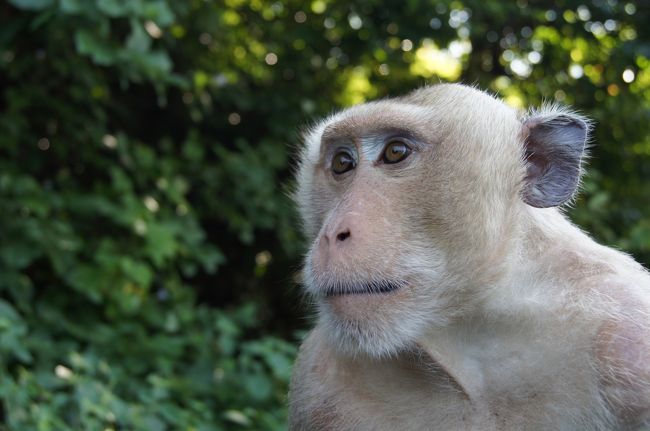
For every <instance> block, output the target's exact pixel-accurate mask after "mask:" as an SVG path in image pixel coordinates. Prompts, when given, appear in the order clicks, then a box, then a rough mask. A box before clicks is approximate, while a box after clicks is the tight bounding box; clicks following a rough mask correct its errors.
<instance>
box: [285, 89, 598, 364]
mask: <svg viewBox="0 0 650 431" xmlns="http://www.w3.org/2000/svg"><path fill="white" fill-rule="evenodd" d="M587 131H588V123H587V122H586V121H585V120H584V119H583V118H581V117H579V116H577V115H575V114H573V113H571V112H569V111H567V110H562V109H558V108H554V107H551V108H548V109H543V110H541V111H537V112H532V113H530V114H529V115H527V116H520V115H519V114H518V113H517V112H516V111H515V110H513V109H512V108H510V107H508V106H507V105H505V104H504V103H502V102H501V101H499V100H497V99H495V98H493V97H491V96H489V95H487V94H485V93H483V92H481V91H478V90H475V89H473V88H469V87H465V86H462V85H436V86H433V87H428V88H425V89H421V90H418V91H415V92H413V93H411V94H409V95H407V96H405V97H402V98H397V99H387V100H381V101H377V102H372V103H367V104H363V105H359V106H355V107H352V108H350V109H347V110H345V111H342V112H340V113H338V114H335V115H333V116H331V117H329V118H327V119H326V120H324V121H322V122H321V123H319V124H317V125H316V126H315V127H314V128H313V129H312V130H311V131H310V132H308V133H307V134H306V136H305V141H306V143H305V147H304V149H303V152H302V154H301V163H300V169H299V171H298V175H297V182H298V189H297V191H296V201H297V203H298V206H299V208H300V212H301V216H302V219H303V223H304V228H305V233H306V235H307V237H308V238H309V239H310V240H311V241H312V246H311V248H310V250H309V253H308V255H307V257H306V262H305V266H304V271H303V280H304V285H305V288H306V290H307V292H308V293H309V294H310V295H311V296H312V297H313V298H314V299H315V301H316V303H317V305H318V309H319V318H320V323H321V325H323V327H324V329H325V331H326V333H327V334H328V335H329V336H330V339H331V340H332V341H333V342H334V343H335V345H336V346H337V347H338V348H339V349H340V350H341V351H342V352H348V353H356V352H366V353H369V354H371V355H373V356H381V355H387V354H392V353H395V352H397V351H399V350H400V349H402V348H404V347H406V346H408V345H409V344H410V343H412V342H414V341H415V340H416V339H417V338H418V337H419V336H420V335H422V334H423V332H424V331H426V330H427V328H428V327H430V326H432V325H445V324H448V323H449V322H451V321H453V320H454V319H458V318H461V317H463V316H466V315H467V314H469V313H471V312H472V309H474V308H475V307H477V306H478V305H479V304H480V303H481V300H482V298H484V297H485V295H487V294H489V291H490V287H491V285H493V284H494V283H496V282H497V281H498V280H499V279H500V278H501V277H504V276H506V274H505V272H506V271H505V268H506V266H507V263H508V261H509V260H510V259H511V256H512V255H513V253H516V250H517V247H518V244H517V238H519V237H520V236H521V235H520V232H521V231H522V230H523V229H525V226H526V224H527V223H529V222H530V220H531V217H533V213H534V212H535V211H537V212H540V211H556V209H553V207H556V206H558V205H561V204H562V203H564V202H565V201H567V200H569V199H571V197H572V196H573V193H574V192H575V190H576V188H577V185H578V182H579V178H580V172H581V159H582V157H583V152H584V146H585V140H586V137H587ZM541 208H550V209H541Z"/></svg>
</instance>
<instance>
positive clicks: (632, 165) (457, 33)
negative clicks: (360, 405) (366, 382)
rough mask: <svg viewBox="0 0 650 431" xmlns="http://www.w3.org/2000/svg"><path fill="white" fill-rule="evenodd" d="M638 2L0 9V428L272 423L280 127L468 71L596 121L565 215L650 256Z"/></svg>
mask: <svg viewBox="0 0 650 431" xmlns="http://www.w3.org/2000/svg"><path fill="white" fill-rule="evenodd" d="M649 22H650V6H648V3H647V2H624V1H617V0H593V1H591V2H588V1H572V0H564V1H562V0H559V1H552V2H551V1H535V2H530V3H529V2H528V1H527V0H518V1H516V2H514V1H513V2H501V1H494V0H465V1H414V0H407V1H401V0H400V1H397V0H391V1H379V0H362V1H357V2H354V3H352V2H348V1H341V0H313V1H311V2H310V1H297V0H288V1H276V2H273V1H268V0H223V1H209V0H188V1H171V0H97V1H92V0H9V1H8V2H2V3H0V399H1V401H2V402H1V404H0V429H7V430H80V429H84V430H100V429H102V430H172V429H173V430H176V429H178V430H230V429H232V430H240V429H241V430H244V429H251V430H252V429H255V430H280V429H284V428H285V423H286V406H285V404H286V390H287V381H288V378H289V375H290V369H291V362H292V360H293V358H294V355H295V353H296V346H297V344H298V342H299V338H300V336H301V333H302V332H303V331H304V330H305V328H307V327H308V324H309V322H308V319H305V318H304V317H301V316H304V315H305V314H307V313H305V310H304V307H303V306H301V299H300V295H299V293H298V292H297V288H296V287H295V282H294V281H293V279H294V275H293V274H294V273H295V272H296V271H297V270H298V268H299V260H300V254H301V253H302V252H303V251H304V249H305V245H304V244H303V242H302V240H301V237H300V233H299V228H298V227H297V226H298V222H297V220H296V215H295V213H294V211H293V209H292V205H291V202H290V200H289V198H288V197H287V191H288V189H289V188H290V186H291V169H292V166H293V164H294V163H295V159H294V158H293V156H292V154H293V150H292V148H293V147H295V146H296V145H298V143H299V137H298V132H297V131H298V130H299V129H300V127H301V126H304V125H305V124H308V123H309V122H310V121H313V119H315V118H317V117H320V116H322V115H325V114H327V113H329V112H331V110H333V109H336V108H339V107H343V106H347V105H350V104H353V103H358V102H362V101H364V100H367V99H370V98H375V97H382V96H385V95H396V94H400V93H402V92H405V91H408V90H410V89H413V88H416V87H418V86H420V85H422V84H424V83H427V82H438V81H462V82H466V83H470V84H477V85H478V86H480V87H482V88H485V89H489V90H491V91H493V92H496V93H498V94H499V95H500V96H502V97H503V98H505V99H506V100H507V102H508V103H510V104H512V105H513V106H517V107H524V106H528V105H539V104H540V103H541V102H542V101H544V100H546V101H558V102H561V103H567V104H572V105H574V106H575V107H577V108H578V109H579V110H581V111H582V112H584V113H586V114H588V115H589V116H590V117H591V118H593V119H594V120H595V121H596V130H595V135H594V144H595V146H594V148H593V150H592V159H591V169H590V170H589V173H588V175H587V177H586V179H585V181H584V192H583V194H582V196H581V198H580V199H579V200H578V201H577V203H576V205H575V207H574V208H572V209H571V210H570V215H571V216H572V218H573V219H574V220H575V221H576V222H577V223H579V224H580V225H581V226H583V227H584V228H585V229H587V230H589V231H590V232H593V233H594V235H595V236H596V237H597V238H598V239H599V240H601V241H603V242H605V243H607V244H610V245H613V246H616V247H619V248H621V249H624V250H627V251H628V252H630V253H632V254H633V255H634V256H635V257H636V258H637V259H639V260H640V261H642V262H644V263H646V264H648V263H650V208H649V207H648V203H649V202H650V186H649V185H648V180H649V179H650V134H649V130H650V126H649V125H650V26H649V25H648V23H649Z"/></svg>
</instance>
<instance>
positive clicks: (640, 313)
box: [594, 280, 650, 427]
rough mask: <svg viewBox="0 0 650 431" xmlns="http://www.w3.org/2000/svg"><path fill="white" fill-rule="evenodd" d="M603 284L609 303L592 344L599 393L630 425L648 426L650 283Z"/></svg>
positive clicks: (649, 421) (649, 412) (649, 394)
mask: <svg viewBox="0 0 650 431" xmlns="http://www.w3.org/2000/svg"><path fill="white" fill-rule="evenodd" d="M648 281H650V280H648ZM606 287H608V288H609V289H610V295H609V299H610V300H611V302H610V306H609V309H608V310H607V312H608V315H607V318H605V319H604V321H603V322H601V324H600V326H599V328H598V331H597V335H596V339H595V346H594V347H595V348H594V356H595V359H596V365H597V368H598V370H599V373H600V376H599V378H600V382H599V383H600V388H601V393H602V394H603V396H604V398H605V399H606V401H607V402H608V404H609V405H610V406H611V408H612V409H613V410H614V412H615V414H616V415H617V416H618V417H620V418H621V419H622V420H623V421H624V422H626V423H628V424H629V425H630V426H632V427H636V426H640V424H643V423H645V424H646V425H650V291H649V290H650V283H648V284H647V285H646V286H644V287H645V288H644V289H639V285H638V284H633V285H629V284H627V285H626V284H623V285H620V284H618V283H613V284H610V285H607V286H606Z"/></svg>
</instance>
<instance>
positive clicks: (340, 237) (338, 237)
mask: <svg viewBox="0 0 650 431" xmlns="http://www.w3.org/2000/svg"><path fill="white" fill-rule="evenodd" d="M348 238H350V229H343V230H341V231H340V232H339V233H338V234H337V235H336V240H337V241H340V242H343V241H345V240H346V239H348Z"/></svg>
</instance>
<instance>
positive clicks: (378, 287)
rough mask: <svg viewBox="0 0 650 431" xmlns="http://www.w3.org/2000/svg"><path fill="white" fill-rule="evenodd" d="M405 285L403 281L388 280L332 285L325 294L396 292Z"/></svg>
mask: <svg viewBox="0 0 650 431" xmlns="http://www.w3.org/2000/svg"><path fill="white" fill-rule="evenodd" d="M403 286H404V283H403V282H399V281H388V280H383V281H369V282H366V283H358V284H351V285H331V286H328V287H326V288H325V296H326V297H334V296H343V295H373V294H386V293H391V292H394V291H396V290H398V289H400V288H401V287H403Z"/></svg>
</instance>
